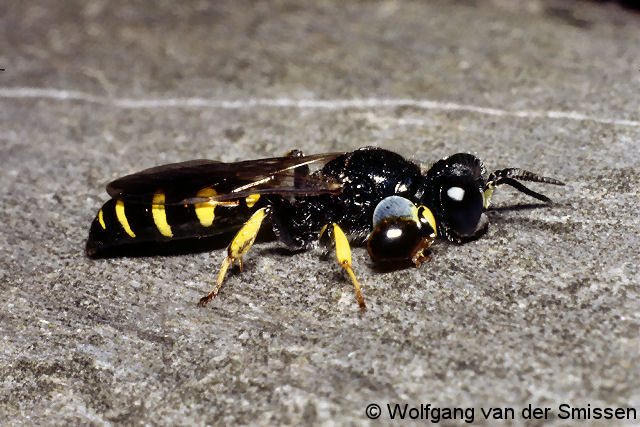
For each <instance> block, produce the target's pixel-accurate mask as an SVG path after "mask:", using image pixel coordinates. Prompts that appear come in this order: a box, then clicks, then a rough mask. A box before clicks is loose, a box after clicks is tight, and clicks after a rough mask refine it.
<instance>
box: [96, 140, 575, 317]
mask: <svg viewBox="0 0 640 427" xmlns="http://www.w3.org/2000/svg"><path fill="white" fill-rule="evenodd" d="M485 173H486V172H485V169H484V166H483V164H482V162H481V161H480V160H479V159H478V158H477V157H475V156H473V155H471V154H465V153H459V154H454V155H453V156H451V157H448V158H446V159H443V160H440V161H438V162H436V163H435V164H434V165H433V166H431V168H429V169H427V170H423V169H421V168H420V166H418V165H417V164H415V163H413V162H411V161H409V160H406V159H404V158H403V157H402V156H400V155H398V154H396V153H393V152H391V151H388V150H384V149H381V148H375V147H365V148H361V149H359V150H356V151H353V152H349V153H327V154H316V155H310V156H304V155H303V154H302V153H301V152H300V151H297V150H294V151H291V152H290V153H288V154H287V155H286V156H284V157H274V158H268V159H259V160H249V161H242V162H235V163H223V162H218V161H213V160H193V161H188V162H183V163H174V164H169V165H164V166H158V167H155V168H151V169H147V170H143V171H141V172H138V173H135V174H133V175H128V176H125V177H123V178H120V179H117V180H115V181H113V182H111V183H110V184H109V185H108V186H107V192H108V193H109V195H110V196H111V200H109V201H108V202H106V203H105V204H104V205H103V206H102V208H101V209H100V210H99V211H98V215H97V216H96V218H95V220H94V221H93V223H92V224H91V230H90V233H89V240H88V241H87V253H88V255H89V256H90V257H100V256H104V255H105V254H107V253H110V254H113V253H114V251H116V253H117V251H118V250H119V249H121V248H122V247H124V246H127V245H131V244H136V243H141V242H166V241H172V240H175V239H186V238H190V239H193V238H202V237H209V236H217V235H222V234H223V233H228V232H229V231H230V230H234V231H237V234H235V237H234V238H233V239H232V241H231V243H230V244H229V246H228V248H227V256H226V258H225V259H224V261H223V262H222V266H221V268H220V273H219V275H218V279H217V282H216V284H215V285H214V287H213V290H212V291H211V292H209V294H208V295H206V296H205V297H203V298H202V299H201V300H200V304H201V305H205V304H206V303H207V302H209V301H210V300H212V299H213V298H214V297H215V296H216V295H217V294H218V292H219V290H220V287H221V286H222V282H223V280H224V277H225V274H226V272H227V269H228V268H229V266H230V265H231V264H233V263H234V262H237V263H238V264H239V265H240V267H241V268H242V256H243V255H244V254H245V253H246V252H247V251H248V250H249V248H250V247H251V246H252V245H253V243H254V241H255V239H256V236H257V234H258V231H259V230H260V228H261V227H262V225H263V224H266V223H270V224H271V227H272V228H273V231H274V233H275V235H276V236H277V237H278V239H279V240H281V241H282V242H283V243H285V244H286V245H287V246H289V247H292V248H310V247H313V246H315V245H316V244H317V243H318V242H319V240H320V237H321V236H323V239H325V240H326V239H329V238H330V239H332V240H333V242H334V244H335V250H336V255H337V258H338V262H339V263H340V265H341V266H342V267H343V268H344V269H345V270H346V271H347V273H348V274H349V276H350V278H351V281H352V282H353V285H354V287H355V292H356V297H357V299H358V303H359V304H360V307H361V308H364V307H365V302H364V299H363V297H362V295H361V292H360V286H359V284H358V281H357V280H356V277H355V275H354V273H353V270H352V267H351V249H350V244H349V242H352V243H356V244H364V243H365V242H366V245H367V249H368V251H369V254H370V255H371V258H372V259H373V260H374V261H375V262H377V263H387V264H403V263H404V264H409V265H410V264H414V265H416V266H419V265H420V263H421V262H422V261H424V260H425V259H426V258H427V253H426V252H427V249H428V248H429V247H430V246H431V244H432V243H433V241H434V240H435V238H436V236H441V237H443V238H446V239H448V240H451V241H454V242H458V243H462V242H465V241H469V240H473V239H475V238H477V237H479V236H480V235H482V234H483V233H484V232H485V231H486V230H487V226H488V220H487V217H486V215H485V213H484V212H485V210H486V209H487V208H488V207H489V203H490V201H491V197H492V195H493V191H494V189H495V188H496V187H497V186H499V185H501V184H508V185H510V186H512V187H515V188H516V189H518V190H519V191H521V192H523V193H525V194H528V195H529V196H532V197H534V198H536V199H538V200H541V201H544V202H550V200H549V199H548V198H547V197H546V196H544V195H542V194H539V193H536V192H534V191H532V190H530V189H528V188H527V187H525V186H524V185H523V184H522V183H521V182H520V181H533V182H539V183H546V184H555V185H563V183H562V182H560V181H558V180H556V179H553V178H547V177H543V176H539V175H537V174H534V173H531V172H527V171H525V170H521V169H516V168H509V169H502V170H498V171H495V172H492V173H490V174H489V175H488V176H487V177H486V178H485Z"/></svg>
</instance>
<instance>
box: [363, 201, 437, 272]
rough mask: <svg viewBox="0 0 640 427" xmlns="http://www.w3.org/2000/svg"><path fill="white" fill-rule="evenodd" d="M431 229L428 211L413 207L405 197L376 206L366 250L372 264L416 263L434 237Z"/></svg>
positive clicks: (431, 216)
mask: <svg viewBox="0 0 640 427" xmlns="http://www.w3.org/2000/svg"><path fill="white" fill-rule="evenodd" d="M429 218H431V220H430V219H429ZM430 221H432V222H430ZM431 224H433V228H432V225H431ZM434 230H435V220H433V215H432V214H431V211H429V209H427V208H426V207H424V206H421V207H420V208H416V206H415V205H414V204H413V203H412V202H411V201H410V200H407V199H405V198H404V197H399V196H390V197H387V198H385V199H383V200H382V201H381V202H380V203H378V206H376V209H375V211H374V213H373V231H372V232H371V234H370V235H369V239H368V240H367V249H368V250H369V255H371V258H372V259H373V260H374V261H379V262H389V261H401V260H411V261H413V262H414V263H416V264H418V263H419V262H420V261H422V260H423V258H424V255H423V251H424V250H426V249H427V248H428V247H429V246H430V245H431V243H432V242H433V240H434V238H435V231H434Z"/></svg>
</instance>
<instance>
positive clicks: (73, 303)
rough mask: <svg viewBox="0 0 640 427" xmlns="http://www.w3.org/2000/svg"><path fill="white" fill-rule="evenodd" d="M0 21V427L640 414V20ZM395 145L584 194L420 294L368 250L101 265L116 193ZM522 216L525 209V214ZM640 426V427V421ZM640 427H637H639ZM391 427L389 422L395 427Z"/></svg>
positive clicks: (496, 10) (134, 7)
mask: <svg viewBox="0 0 640 427" xmlns="http://www.w3.org/2000/svg"><path fill="white" fill-rule="evenodd" d="M6 3H7V2H5V8H3V9H5V11H4V13H2V14H0V34H1V35H2V37H0V66H1V67H2V68H5V69H6V70H5V71H3V72H0V224H2V227H1V231H0V292H1V297H0V322H1V323H0V339H1V340H2V343H1V346H0V348H1V349H0V391H1V394H2V396H3V399H2V402H0V421H2V423H3V424H4V423H7V422H9V423H15V424H22V423H25V424H61V423H69V424H72V423H73V424H75V423H88V424H98V425H99V424H110V423H111V424H134V423H145V424H155V423H159V424H196V425H203V424H217V425H225V424H238V423H239V424H295V425H299V424H301V423H302V424H305V423H308V424H332V423H338V424H350V423H352V424H363V423H367V422H368V420H367V418H366V416H365V407H366V406H367V404H369V403H378V404H379V405H381V406H382V409H383V413H382V416H381V418H380V421H382V422H385V423H386V422H389V421H390V419H389V414H388V413H387V412H386V406H385V405H386V404H387V403H401V404H404V403H408V404H409V405H411V406H419V405H420V404H425V405H426V404H428V403H429V404H431V406H436V407H441V408H451V407H460V408H470V407H473V408H475V412H474V414H475V421H476V422H481V417H482V414H481V412H480V408H481V407H484V408H488V407H512V408H515V409H516V420H515V423H516V424H521V423H523V422H524V421H523V419H522V415H521V413H519V410H520V409H521V408H523V407H526V406H527V405H528V404H532V405H533V406H538V407H550V408H552V411H551V417H550V419H549V420H548V421H550V422H553V423H560V422H561V420H559V418H558V415H559V409H558V407H559V405H560V404H563V403H566V404H570V405H572V406H574V407H586V405H587V404H590V405H591V407H592V408H593V407H614V408H615V407H633V408H635V409H636V410H640V392H639V390H640V370H639V369H638V366H639V364H640V340H639V338H638V326H639V324H640V319H639V315H638V313H639V312H640V310H639V309H640V302H639V301H640V300H639V288H638V273H639V272H638V264H639V261H640V260H639V247H638V246H639V245H638V234H639V233H640V225H639V224H638V220H637V213H638V210H639V209H640V206H639V197H638V187H639V186H640V150H638V141H639V140H640V98H639V97H638V96H637V94H638V93H640V72H639V69H640V68H639V67H640V65H639V64H638V58H639V57H640V55H639V54H640V48H639V46H640V43H639V42H640V37H639V34H640V14H638V13H637V12H635V11H632V10H626V9H623V8H622V7H621V6H620V5H618V4H616V3H598V2H593V3H591V2H563V1H560V0H558V1H523V2H518V1H505V0H494V1H491V2H476V1H456V2H449V1H435V2H428V3H427V2H396V1H386V2H369V1H363V2H349V3H348V4H347V5H345V4H343V3H342V2H333V1H322V2H313V3H309V4H303V3H300V2H295V1H291V2H288V1H277V2H259V3H254V2H238V1H224V2H211V3H212V4H209V3H208V2H198V1H189V2H179V4H178V3H177V2H169V1H166V2H157V4H156V5H155V6H154V7H151V6H150V5H149V4H148V3H145V2H133V3H132V2H125V1H109V2H107V1H96V0H91V1H87V2H81V1H68V2H64V3H63V4H62V3H61V5H56V7H54V6H53V5H52V4H51V3H49V2H44V1H32V2H22V3H18V2H13V3H12V4H11V6H10V7H9V6H8V5H7V4H6ZM364 145H376V146H381V147H385V148H389V149H392V150H395V151H397V152H399V153H401V154H403V155H406V156H408V157H410V158H412V159H414V160H416V161H419V162H423V163H424V164H427V165H428V164H429V163H431V162H433V161H435V160H437V159H439V158H441V157H443V156H446V155H449V154H452V153H455V152H459V151H467V152H473V153H477V154H478V155H479V156H480V157H482V158H483V159H485V163H486V165H487V167H488V169H497V168H503V167H509V166H518V167H522V168H525V169H529V170H532V171H535V172H540V173H543V174H546V175H548V176H554V177H559V178H561V179H563V180H564V181H566V183H567V186H566V187H557V188H556V187H551V188H548V187H545V188H542V187H540V186H536V187H535V188H536V189H540V190H542V191H543V192H544V193H545V194H548V195H549V196H550V197H551V198H552V199H553V200H555V201H556V204H554V205H553V206H550V207H541V206H537V207H536V206H531V202H532V200H530V199H527V198H526V196H524V195H522V194H519V193H517V192H515V191H512V190H510V189H501V191H499V192H498V193H497V194H496V198H495V206H496V209H495V210H493V211H491V212H489V215H490V219H491V227H490V230H489V232H488V234H487V235H485V236H484V237H483V238H482V239H480V240H478V241H475V242H472V243H469V244H466V245H463V246H457V245H452V244H448V243H446V242H438V243H437V244H436V245H435V246H434V247H433V257H432V259H431V260H430V261H429V262H427V263H425V264H424V265H423V266H422V268H421V269H419V270H418V269H406V270H399V271H394V272H380V271H377V269H376V268H375V267H374V266H372V265H371V262H370V260H369V257H368V255H367V253H366V250H364V249H354V254H353V256H354V265H355V270H356V274H357V275H358V277H359V280H360V281H361V283H362V284H363V293H364V296H365V298H366V300H367V302H368V304H369V309H368V310H367V311H366V312H364V313H360V312H358V309H357V304H356V303H355V299H354V295H353V290H352V287H351V285H350V283H349V281H348V279H347V277H346V275H345V274H344V273H343V272H342V271H341V269H340V268H339V267H338V266H337V264H336V263H335V262H334V260H333V257H332V256H329V257H327V256H322V254H320V253H317V252H314V251H310V252H303V253H295V254H292V253H289V252H288V251H286V250H283V249H282V247H281V246H280V245H278V244H277V243H275V242H274V243H266V244H261V245H259V246H256V247H255V248H253V249H252V250H251V252H250V253H249V255H248V256H247V257H246V260H245V267H246V268H245V270H244V272H242V273H240V272H238V271H237V270H234V271H232V272H231V274H229V276H228V277H227V280H226V282H225V285H224V287H223V288H222V292H221V294H220V295H219V297H218V299H217V300H216V301H215V303H214V304H212V305H211V306H209V307H207V308H206V309H200V308H198V307H197V306H196V304H195V303H196V301H197V300H198V298H199V297H200V296H202V295H203V293H205V292H206V291H207V290H208V288H209V286H210V284H211V282H212V281H213V280H214V279H215V276H216V274H217V269H218V266H219V263H220V262H221V260H222V258H223V256H224V253H223V251H222V250H217V251H214V252H212V253H195V254H187V255H180V256H171V257H140V258H115V259H107V260H89V259H87V257H86V256H85V254H84V244H85V239H86V237H87V231H88V227H89V224H90V222H91V220H92V219H93V217H94V215H95V213H96V211H97V209H98V208H99V207H100V205H101V203H102V202H103V201H105V200H106V194H105V193H104V190H103V188H104V185H105V184H106V183H107V182H108V181H110V180H111V179H114V178H116V177H117V176H120V175H124V174H128V173H131V172H134V171H136V170H139V169H142V168H145V167H149V166H153V165H156V164H161V163H167V162H173V161H179V160H187V159H191V158H201V157H207V158H214V159H221V160H225V161H233V160H239V159H247V158H259V157H263V156H275V155H280V154H282V153H284V152H286V151H288V150H289V149H291V148H300V149H302V150H304V151H305V152H307V153H316V152H326V151H335V150H352V149H355V148H357V147H360V146H364ZM513 206H515V207H516V208H515V209H512V208H509V207H513ZM639 416H640V415H639ZM635 422H638V421H637V420H636V421H635ZM371 423H372V424H376V422H371Z"/></svg>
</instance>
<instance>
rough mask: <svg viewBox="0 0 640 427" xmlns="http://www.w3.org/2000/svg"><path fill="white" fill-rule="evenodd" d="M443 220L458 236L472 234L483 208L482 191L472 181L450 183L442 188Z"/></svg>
mask: <svg viewBox="0 0 640 427" xmlns="http://www.w3.org/2000/svg"><path fill="white" fill-rule="evenodd" d="M441 202H442V208H443V213H444V221H445V224H446V225H447V226H448V228H449V229H450V230H451V231H453V232H454V233H455V234H457V235H458V236H469V235H471V234H473V232H474V231H475V230H476V228H477V226H478V222H479V221H480V217H481V216H482V212H483V209H484V199H483V196H482V191H481V189H480V188H478V187H477V186H476V185H474V184H473V183H472V182H457V183H451V184H450V185H448V186H445V187H443V188H442V194H441Z"/></svg>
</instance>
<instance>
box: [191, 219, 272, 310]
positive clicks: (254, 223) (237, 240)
mask: <svg viewBox="0 0 640 427" xmlns="http://www.w3.org/2000/svg"><path fill="white" fill-rule="evenodd" d="M266 215H267V208H266V207H265V208H261V209H258V210H257V211H255V212H254V213H253V215H251V218H249V220H248V221H247V222H245V223H244V225H243V226H242V228H241V229H240V231H238V234H236V236H235V237H234V238H233V240H232V241H231V243H230V244H229V247H228V248H227V256H226V258H225V259H224V261H222V265H221V266H220V273H218V280H217V281H216V285H215V286H214V287H213V289H212V290H211V292H209V293H208V294H207V295H206V296H204V297H202V298H200V301H199V302H198V305H200V306H201V307H204V306H205V305H207V303H208V302H209V301H211V300H212V299H214V298H215V297H216V295H218V292H220V287H222V281H223V280H224V276H225V275H226V274H227V269H228V268H229V266H230V265H231V264H233V263H234V262H235V261H238V264H239V265H240V269H242V255H244V254H245V253H247V251H248V250H249V248H250V247H251V246H252V245H253V242H255V240H256V236H257V235H258V231H260V226H261V225H262V220H264V218H265V217H266Z"/></svg>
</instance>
